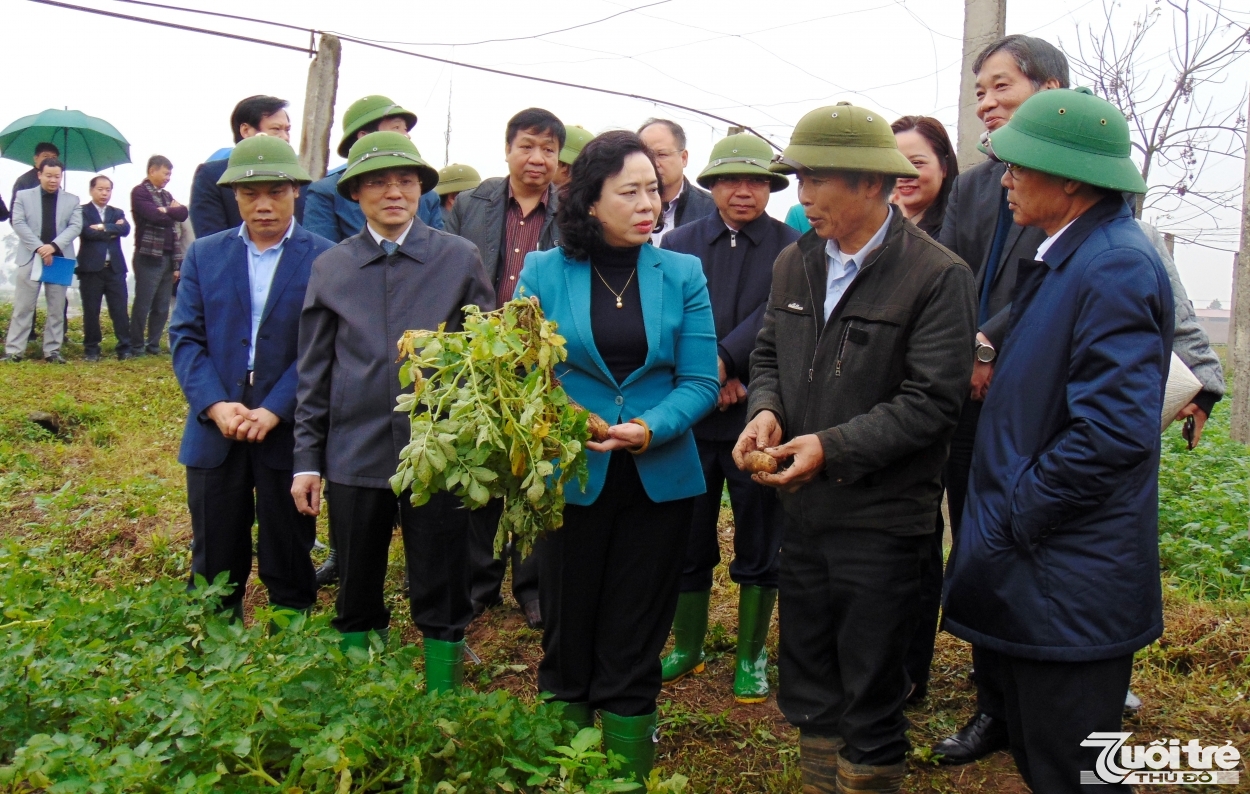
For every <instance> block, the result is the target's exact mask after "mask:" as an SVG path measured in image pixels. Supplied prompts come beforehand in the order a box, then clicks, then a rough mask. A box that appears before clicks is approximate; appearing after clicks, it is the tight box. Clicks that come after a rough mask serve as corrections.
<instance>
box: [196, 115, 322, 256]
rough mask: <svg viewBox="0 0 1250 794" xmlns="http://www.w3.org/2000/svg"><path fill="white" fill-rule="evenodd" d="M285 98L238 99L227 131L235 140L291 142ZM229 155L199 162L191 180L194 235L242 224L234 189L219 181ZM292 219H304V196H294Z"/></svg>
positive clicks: (297, 221)
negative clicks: (269, 138) (257, 138)
mask: <svg viewBox="0 0 1250 794" xmlns="http://www.w3.org/2000/svg"><path fill="white" fill-rule="evenodd" d="M286 107H287V101H286V100H285V99H278V98H277V97H272V96H264V95H260V94H258V95H256V96H250V97H248V98H247V99H244V100H241V101H240V102H239V104H237V105H235V106H234V111H233V112H232V113H231V114H230V132H231V134H233V135H234V142H235V144H236V145H237V144H238V143H239V141H242V140H246V139H247V138H250V137H252V136H253V135H258V134H263V135H272V136H274V137H275V138H281V139H282V140H284V141H286V142H287V143H290V142H291V116H290V114H288V113H287V110H286ZM229 162H230V161H229V159H228V158H225V157H223V158H221V159H219V160H209V161H208V162H206V163H200V164H199V165H198V166H196V169H195V180H194V181H193V182H192V183H191V205H190V209H191V227H192V228H193V229H194V230H195V236H196V237H207V236H209V235H210V234H216V233H217V232H220V231H225V230H226V229H237V228H239V224H241V223H243V218H242V216H240V215H239V203H238V202H237V201H236V200H235V198H234V188H232V187H230V186H229V185H221V184H218V180H220V179H221V175H222V174H224V173H225V172H226V167H227V165H228V164H229ZM295 221H296V223H303V222H304V195H303V193H302V192H301V193H300V195H299V197H298V198H296V199H295Z"/></svg>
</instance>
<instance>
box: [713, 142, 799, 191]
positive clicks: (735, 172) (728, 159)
mask: <svg viewBox="0 0 1250 794" xmlns="http://www.w3.org/2000/svg"><path fill="white" fill-rule="evenodd" d="M772 159H773V147H771V146H769V145H768V143H767V142H766V141H765V140H764V139H763V138H760V137H758V136H755V135H751V134H750V133H742V134H741V135H730V136H729V137H728V138H722V139H721V140H719V141H717V143H716V145H715V146H713V147H712V156H711V157H709V158H708V161H707V167H706V168H704V169H703V171H702V172H701V173H700V174H699V177H698V179H696V180H695V181H696V182H698V183H699V186H700V187H705V188H707V189H708V190H711V189H712V185H714V184H716V178H717V177H722V176H766V177H768V180H769V182H770V183H771V184H769V186H768V189H769V190H770V191H771V192H773V193H776V192H777V191H778V190H785V189H786V187H787V186H789V184H790V180H789V179H786V178H785V177H784V176H782V175H781V174H775V173H773V172H772V171H769V170H768V164H769V163H771V162H772Z"/></svg>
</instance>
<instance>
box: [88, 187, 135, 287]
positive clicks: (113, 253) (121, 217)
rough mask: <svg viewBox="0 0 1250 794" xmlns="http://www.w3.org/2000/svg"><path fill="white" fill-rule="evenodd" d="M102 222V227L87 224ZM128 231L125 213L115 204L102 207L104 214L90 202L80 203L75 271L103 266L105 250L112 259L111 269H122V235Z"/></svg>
mask: <svg viewBox="0 0 1250 794" xmlns="http://www.w3.org/2000/svg"><path fill="white" fill-rule="evenodd" d="M98 223H103V224H104V231H100V230H99V229H93V228H91V227H93V226H95V225H96V224H98ZM129 234H130V224H129V223H126V213H124V212H122V211H121V210H119V209H118V208H117V207H105V208H104V217H103V218H101V217H100V211H99V210H98V209H97V208H96V205H95V204H94V203H93V202H90V201H88V202H87V203H86V204H84V205H82V232H81V233H80V234H79V241H80V242H79V245H78V266H77V268H76V272H77V273H79V274H80V275H81V274H82V273H96V272H99V271H101V270H103V269H104V259H105V254H106V253H107V254H108V260H109V261H110V262H112V263H113V269H114V270H115V271H116V272H118V273H121V274H125V273H126V257H125V255H123V254H122V238H123V237H126V236H127V235H129Z"/></svg>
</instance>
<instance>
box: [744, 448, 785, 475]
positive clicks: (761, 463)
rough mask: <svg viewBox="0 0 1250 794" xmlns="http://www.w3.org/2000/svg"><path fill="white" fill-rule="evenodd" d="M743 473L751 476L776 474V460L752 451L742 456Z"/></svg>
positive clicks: (763, 453)
mask: <svg viewBox="0 0 1250 794" xmlns="http://www.w3.org/2000/svg"><path fill="white" fill-rule="evenodd" d="M743 464H744V466H743V471H746V472H749V473H751V474H776V473H777V459H776V458H774V457H773V456H772V455H769V454H768V453H767V452H764V451H762V450H758V449H756V450H752V451H751V452H748V453H747V454H746V455H744V456H743Z"/></svg>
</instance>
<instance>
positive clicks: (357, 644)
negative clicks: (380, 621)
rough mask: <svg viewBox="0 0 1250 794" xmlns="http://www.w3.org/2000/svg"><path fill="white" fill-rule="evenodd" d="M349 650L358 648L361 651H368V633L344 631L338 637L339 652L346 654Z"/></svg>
mask: <svg viewBox="0 0 1250 794" xmlns="http://www.w3.org/2000/svg"><path fill="white" fill-rule="evenodd" d="M350 648H359V649H360V650H362V651H366V652H368V650H369V632H367V631H345V632H343V633H342V635H340V636H339V650H340V651H342V652H343V653H347V651H348V649H350Z"/></svg>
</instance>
